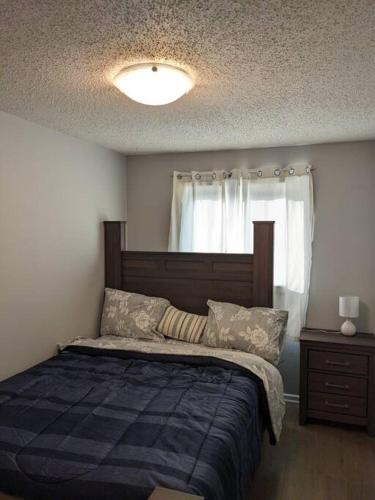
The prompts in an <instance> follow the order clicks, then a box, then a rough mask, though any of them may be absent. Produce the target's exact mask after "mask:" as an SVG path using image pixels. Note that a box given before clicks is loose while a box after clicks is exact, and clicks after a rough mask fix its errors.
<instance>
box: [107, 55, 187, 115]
mask: <svg viewBox="0 0 375 500" xmlns="http://www.w3.org/2000/svg"><path fill="white" fill-rule="evenodd" d="M113 83H114V85H115V86H116V87H117V88H118V89H119V90H120V91H121V92H123V93H124V94H125V95H127V96H128V97H130V99H133V101H136V102H140V103H141V104H148V105H149V106H161V105H163V104H168V103H170V102H173V101H176V100H177V99H179V98H180V97H182V96H183V95H184V94H186V93H187V92H189V90H191V89H192V87H193V86H194V82H193V79H192V78H191V76H190V75H188V74H187V73H186V72H185V71H184V70H182V69H181V68H177V67H175V66H171V65H169V64H160V63H144V64H135V65H132V66H128V67H127V68H124V69H123V70H122V71H120V73H119V74H118V75H117V76H115V78H114V79H113Z"/></svg>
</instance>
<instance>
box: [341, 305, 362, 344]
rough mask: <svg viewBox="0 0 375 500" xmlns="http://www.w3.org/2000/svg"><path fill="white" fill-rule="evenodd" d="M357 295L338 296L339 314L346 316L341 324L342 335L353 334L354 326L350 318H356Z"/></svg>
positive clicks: (357, 308)
mask: <svg viewBox="0 0 375 500" xmlns="http://www.w3.org/2000/svg"><path fill="white" fill-rule="evenodd" d="M358 311H359V297H348V296H346V297H340V298H339V315H340V316H341V317H343V318H346V320H345V321H344V323H343V324H342V325H341V328H340V330H341V333H342V334H343V335H347V336H349V337H350V336H352V335H355V332H356V327H355V324H354V323H353V322H352V321H351V320H350V318H358Z"/></svg>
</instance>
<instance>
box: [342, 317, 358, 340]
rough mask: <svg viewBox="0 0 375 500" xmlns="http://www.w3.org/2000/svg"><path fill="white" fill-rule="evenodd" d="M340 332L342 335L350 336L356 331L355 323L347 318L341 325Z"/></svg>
mask: <svg viewBox="0 0 375 500" xmlns="http://www.w3.org/2000/svg"><path fill="white" fill-rule="evenodd" d="M340 330H341V333H342V334H343V335H346V336H347V337H352V336H353V335H355V332H356V331H357V329H356V327H355V324H354V323H353V322H352V321H350V319H347V320H345V321H344V323H343V324H342V325H341V328H340Z"/></svg>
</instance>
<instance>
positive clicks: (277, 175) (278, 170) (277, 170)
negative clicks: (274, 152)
mask: <svg viewBox="0 0 375 500" xmlns="http://www.w3.org/2000/svg"><path fill="white" fill-rule="evenodd" d="M280 174H281V170H280V169H279V168H276V169H275V170H274V171H273V175H276V177H279V176H280Z"/></svg>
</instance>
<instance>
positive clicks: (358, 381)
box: [300, 329, 375, 436]
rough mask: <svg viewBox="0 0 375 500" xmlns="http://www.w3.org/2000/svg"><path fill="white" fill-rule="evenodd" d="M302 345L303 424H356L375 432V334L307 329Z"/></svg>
mask: <svg viewBox="0 0 375 500" xmlns="http://www.w3.org/2000/svg"><path fill="white" fill-rule="evenodd" d="M300 346H301V350H300V361H301V362H300V424H301V425H304V424H305V423H306V422H307V421H308V419H319V420H328V421H331V422H341V423H345V424H354V425H359V426H363V427H367V430H368V433H369V435H371V436H375V336H374V335H372V334H366V333H357V335H355V336H354V337H345V336H343V335H341V334H340V333H335V332H329V333H326V332H322V331H320V330H312V329H303V330H302V332H301V338H300Z"/></svg>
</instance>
